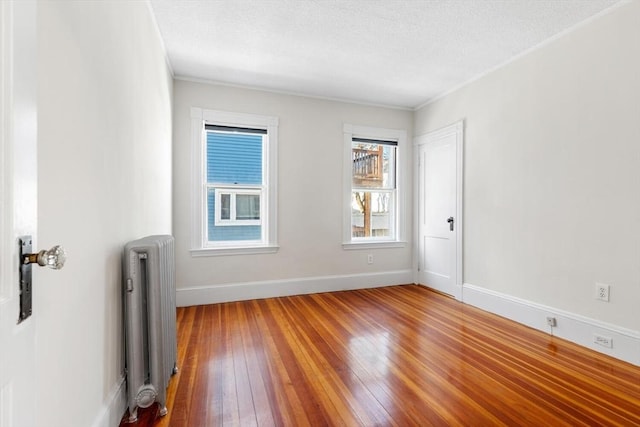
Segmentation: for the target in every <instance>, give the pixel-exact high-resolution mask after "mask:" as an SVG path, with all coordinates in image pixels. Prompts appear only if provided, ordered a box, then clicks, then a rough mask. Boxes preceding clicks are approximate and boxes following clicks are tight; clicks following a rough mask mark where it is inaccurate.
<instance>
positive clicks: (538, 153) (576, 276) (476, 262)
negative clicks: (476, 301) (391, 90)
mask: <svg viewBox="0 0 640 427" xmlns="http://www.w3.org/2000/svg"><path fill="white" fill-rule="evenodd" d="M639 76H640V2H632V3H631V4H629V5H625V6H622V7H619V8H617V9H615V10H614V11H612V12H611V13H609V14H606V15H604V16H601V17H599V18H598V19H595V20H593V21H592V22H589V23H588V24H586V25H583V26H581V27H579V28H577V29H575V30H574V31H571V32H569V33H567V34H565V35H564V36H562V37H559V38H557V39H556V40H554V41H552V42H550V43H548V44H547V45H545V46H543V47H541V48H540V49H537V50H535V51H532V52H531V53H529V54H527V55H525V56H523V57H521V58H519V59H517V60H516V61H514V62H512V63H510V64H508V65H506V66H504V67H502V68H500V69H498V70H496V71H494V72H492V73H490V74H488V75H486V76H484V77H483V78H480V79H478V80H477V81H475V82H472V83H470V84H468V85H467V86H464V87H462V88H461V89H459V90H457V91H455V92H453V93H451V94H449V95H448V96H445V97H444V98H442V99H440V100H437V101H435V102H433V103H431V104H429V105H427V106H425V107H424V108H422V109H420V110H419V111H417V112H416V116H415V128H414V131H415V135H421V134H424V133H426V132H428V131H432V130H435V129H438V128H440V127H442V126H445V125H447V124H450V123H452V122H454V121H456V120H459V119H464V120H465V125H466V131H465V132H466V134H465V151H466V152H465V179H464V185H465V195H464V203H465V205H464V209H465V212H464V230H465V236H464V239H465V240H464V247H465V249H464V281H465V282H466V283H467V284H471V285H474V287H476V290H480V291H482V290H483V289H484V290H487V291H489V294H492V295H502V296H503V297H505V296H506V297H509V298H514V299H516V300H519V301H520V302H525V303H532V304H538V305H540V306H544V307H547V308H554V309H557V310H558V311H559V312H565V313H568V314H570V315H572V316H573V317H574V318H575V319H578V318H580V317H581V316H583V317H584V318H586V319H591V320H595V321H596V322H595V323H598V322H603V323H604V324H608V325H615V326H616V327H619V328H620V330H626V332H627V333H628V334H629V335H631V336H634V335H635V337H636V338H638V337H640V335H639V332H638V331H640V316H638V307H640V197H639V195H640V78H639ZM595 282H603V283H607V284H611V301H610V302H609V303H604V302H601V301H596V300H595V298H594V297H595V291H594V286H595ZM489 294H487V295H489ZM541 320H542V321H543V322H544V319H541ZM560 326H562V325H559V327H560ZM634 351H635V352H636V353H635V354H636V356H635V360H636V361H638V360H640V346H637V347H636V349H635V350H634ZM636 363H637V362H636Z"/></svg>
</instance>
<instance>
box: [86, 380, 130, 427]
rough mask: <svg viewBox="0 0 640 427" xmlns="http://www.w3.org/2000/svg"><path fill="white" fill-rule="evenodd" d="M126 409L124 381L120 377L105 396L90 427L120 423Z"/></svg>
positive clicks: (103, 426) (107, 426)
mask: <svg viewBox="0 0 640 427" xmlns="http://www.w3.org/2000/svg"><path fill="white" fill-rule="evenodd" d="M126 409H127V392H126V381H125V379H124V377H121V378H120V379H119V380H118V382H117V383H116V385H115V386H114V387H113V390H112V391H111V393H110V394H109V396H108V397H107V401H106V403H105V405H104V406H103V408H102V410H101V411H100V413H99V414H98V416H97V417H96V419H95V421H94V422H93V424H91V426H92V427H114V426H118V425H120V421H121V420H122V415H124V411H125V410H126Z"/></svg>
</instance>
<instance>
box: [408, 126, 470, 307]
mask: <svg viewBox="0 0 640 427" xmlns="http://www.w3.org/2000/svg"><path fill="white" fill-rule="evenodd" d="M462 131H463V126H462V122H459V123H457V124H455V125H452V126H448V127H446V128H444V129H440V130H438V131H435V132H432V133H429V134H427V135H423V136H419V137H417V138H416V141H415V143H416V151H417V154H418V156H417V157H418V171H419V172H418V185H417V188H418V234H419V236H418V282H419V283H420V284H423V285H425V286H428V287H431V288H433V289H435V290H437V291H440V292H443V293H445V294H448V295H452V296H454V297H455V298H456V299H462Z"/></svg>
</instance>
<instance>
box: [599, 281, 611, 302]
mask: <svg viewBox="0 0 640 427" xmlns="http://www.w3.org/2000/svg"><path fill="white" fill-rule="evenodd" d="M609 289H610V286H609V285H607V284H604V283H596V299H599V300H600V301H607V302H609Z"/></svg>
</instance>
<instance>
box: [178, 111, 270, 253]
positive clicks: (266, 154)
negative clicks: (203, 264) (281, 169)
mask: <svg viewBox="0 0 640 427" xmlns="http://www.w3.org/2000/svg"><path fill="white" fill-rule="evenodd" d="M278 122H279V120H278V118H277V117H272V116H262V115H257V114H246V113H233V112H227V111H217V110H207V109H203V108H198V107H192V108H191V170H192V175H191V251H190V252H191V256H194V257H201V256H219V255H246V254H262V253H274V252H277V251H278V248H279V247H278V242H277V235H278V234H277V224H278V218H277V213H278V211H277V200H278V196H277V178H278V164H277V161H278V156H277V154H278ZM206 124H211V125H220V126H229V127H241V128H254V129H266V131H267V135H266V138H265V140H266V143H265V145H266V146H265V149H264V150H263V153H262V158H263V176H264V180H263V186H262V190H261V192H262V196H261V198H260V225H261V226H262V239H261V240H260V241H254V240H252V241H242V240H239V241H225V242H210V241H208V230H207V191H208V189H209V188H212V187H217V186H216V185H215V184H213V185H212V184H211V183H207V178H206V131H205V125H206ZM221 187H222V188H228V189H230V188H231V187H229V185H226V186H224V185H222V186H221ZM240 190H241V189H240V188H238V189H233V191H236V192H238V191H240ZM250 191H254V192H255V191H256V190H250ZM240 222H241V223H242V224H246V225H248V224H247V222H246V221H240ZM229 225H231V224H229ZM233 225H240V224H233Z"/></svg>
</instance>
